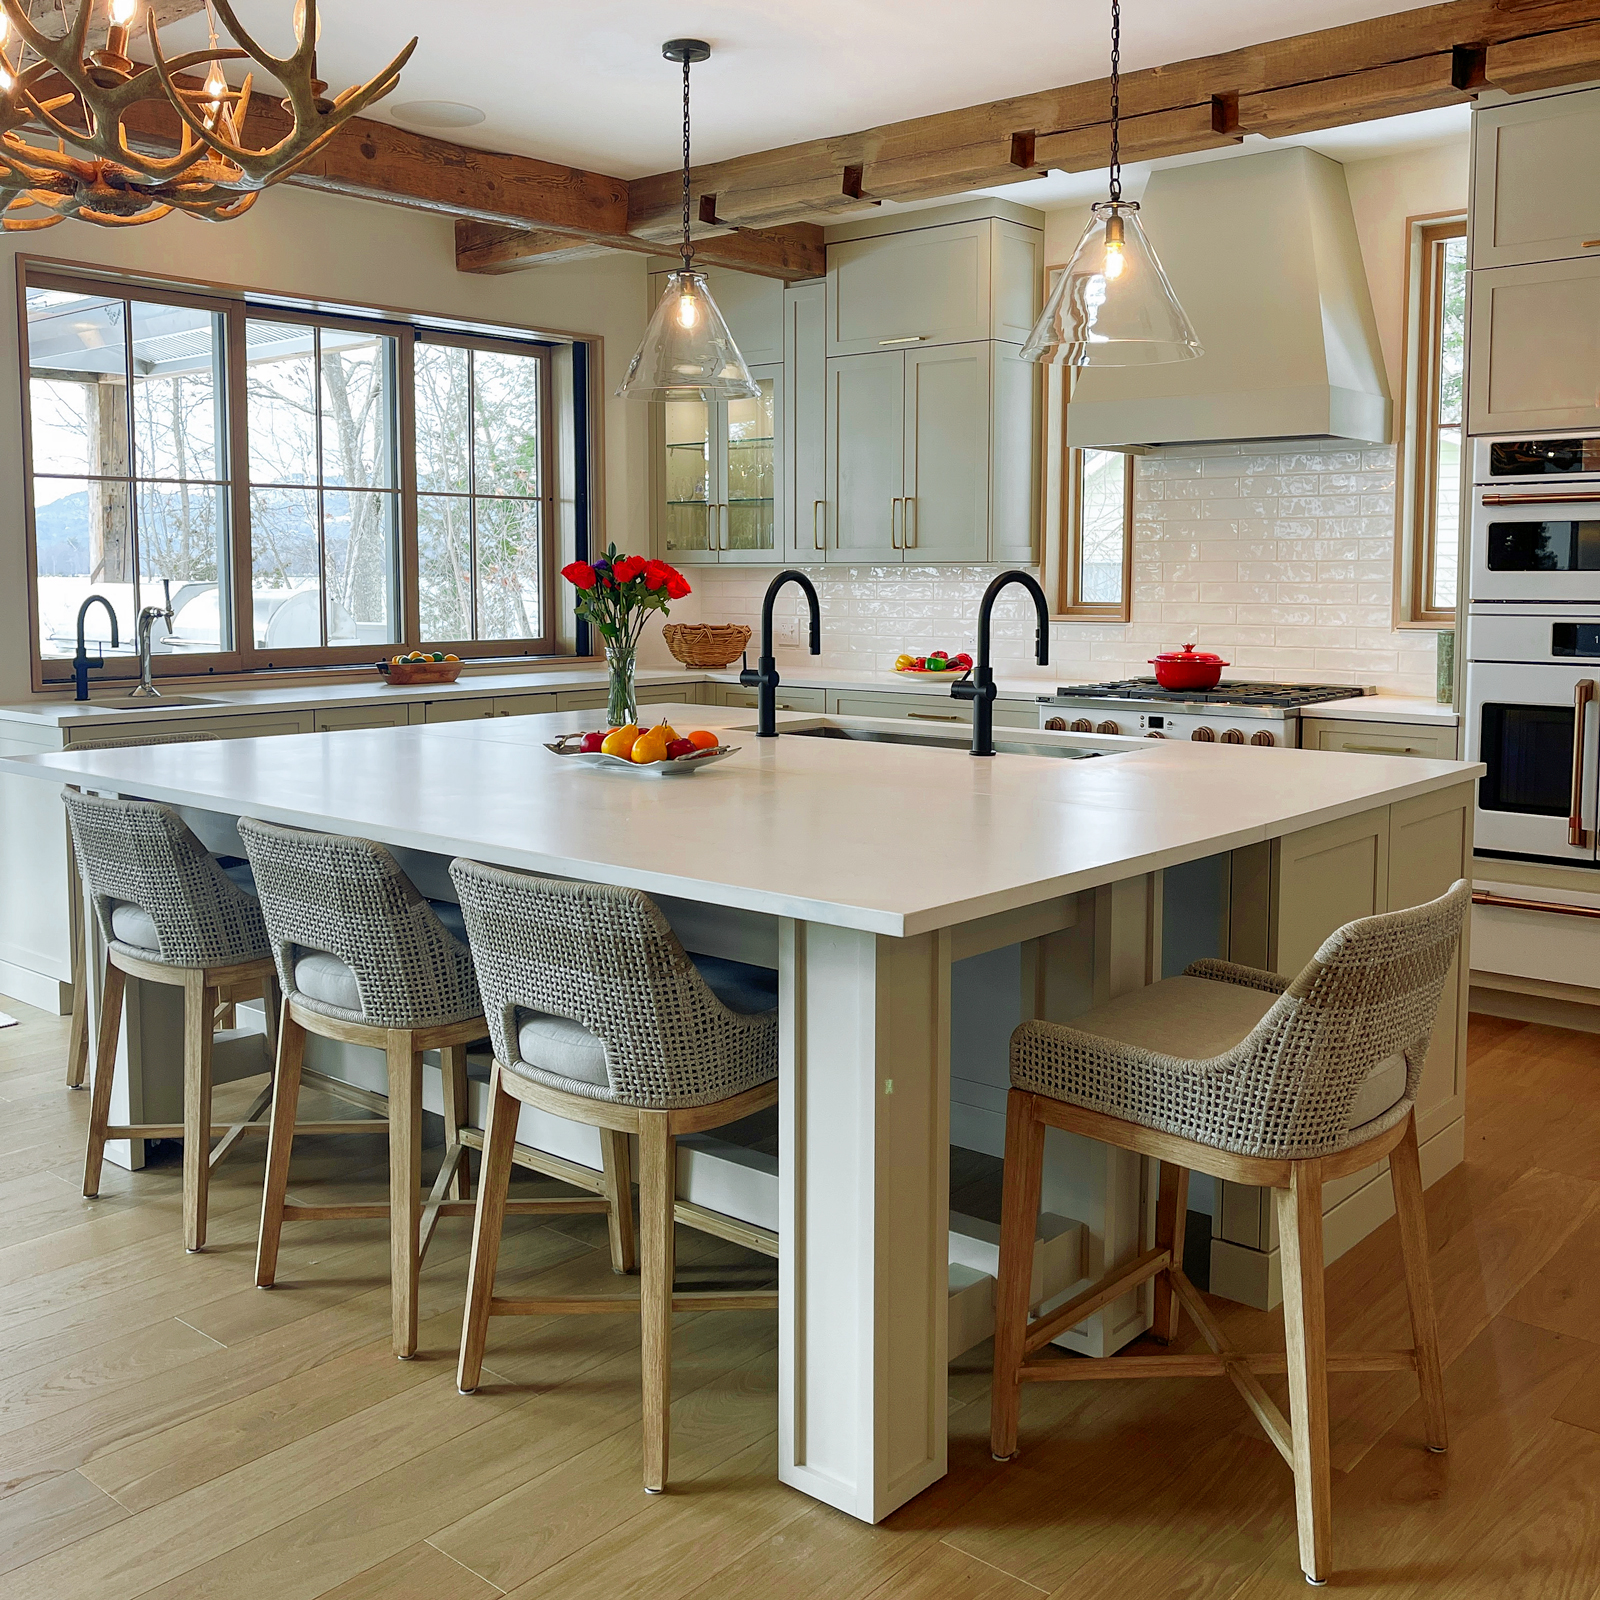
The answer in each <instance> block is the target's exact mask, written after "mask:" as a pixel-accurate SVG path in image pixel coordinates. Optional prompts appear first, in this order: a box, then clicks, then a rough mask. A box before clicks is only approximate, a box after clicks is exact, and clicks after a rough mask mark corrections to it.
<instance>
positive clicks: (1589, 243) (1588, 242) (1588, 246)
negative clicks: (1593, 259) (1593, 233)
mask: <svg viewBox="0 0 1600 1600" xmlns="http://www.w3.org/2000/svg"><path fill="white" fill-rule="evenodd" d="M1596 245H1600V239H1585V240H1584V241H1583V248H1584V249H1585V250H1593V249H1594V248H1595V246H1596Z"/></svg>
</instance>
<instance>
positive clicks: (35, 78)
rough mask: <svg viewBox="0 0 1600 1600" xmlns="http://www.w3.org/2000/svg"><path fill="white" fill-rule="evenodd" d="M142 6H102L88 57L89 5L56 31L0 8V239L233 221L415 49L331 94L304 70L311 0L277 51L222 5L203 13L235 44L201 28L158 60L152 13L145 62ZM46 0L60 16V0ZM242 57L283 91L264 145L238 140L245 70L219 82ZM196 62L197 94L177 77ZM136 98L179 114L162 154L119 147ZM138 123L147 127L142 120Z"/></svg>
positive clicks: (112, 2) (379, 89)
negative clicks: (100, 28)
mask: <svg viewBox="0 0 1600 1600" xmlns="http://www.w3.org/2000/svg"><path fill="white" fill-rule="evenodd" d="M140 3H141V0H104V11H105V16H106V22H107V24H108V30H107V34H106V42H105V47H104V48H103V49H97V50H93V51H91V50H90V49H89V31H90V27H91V25H92V23H93V22H94V18H95V13H96V11H97V10H99V9H101V0H79V4H78V10H77V14H76V16H75V17H74V19H73V21H72V23H71V25H70V26H66V27H64V28H63V31H62V32H61V33H59V34H55V35H50V34H47V33H45V32H43V31H42V30H41V29H40V27H39V26H38V24H37V23H36V22H35V21H34V19H33V18H32V17H31V16H30V15H29V0H0V228H3V230H4V231H5V232H8V233H15V232H19V231H23V230H27V229H35V228H51V227H54V226H55V225H56V223H58V222H63V221H65V220H66V219H67V218H68V217H76V218H78V219H79V220H80V221H82V222H93V223H96V224H98V225H99V226H101V227H105V228H127V227H134V226H138V225H139V224H141V223H146V222H156V221H159V220H160V219H161V218H162V217H165V216H167V215H169V214H170V213H171V212H174V211H185V212H188V213H189V215H191V216H197V217H205V218H207V219H208V220H210V221H213V222H227V221H231V220H232V219H233V218H234V217H237V216H241V215H242V214H243V213H244V212H246V211H248V210H249V209H250V207H251V206H252V205H254V204H255V201H256V197H257V196H258V195H259V194H260V193H261V191H262V190H263V189H265V188H267V187H268V186H269V185H271V184H274V183H279V182H281V181H282V180H283V179H284V178H286V177H288V176H289V175H290V174H291V173H292V172H294V171H295V169H296V168H298V167H301V166H303V165H304V164H305V163H306V162H307V161H309V160H310V159H311V157H312V156H314V155H315V154H316V153H317V151H318V150H320V149H321V148H322V146H323V145H325V144H326V143H327V142H328V140H329V139H331V138H332V137H333V136H334V134H335V133H336V132H337V131H338V130H339V129H340V128H341V127H342V126H343V125H344V124H345V123H346V122H348V121H349V120H350V118H351V117H353V116H355V115H356V114H357V113H358V112H360V111H362V110H364V109H365V108H366V107H367V106H369V105H371V104H372V103H373V102H374V101H376V100H381V99H382V98H383V96H384V95H386V94H388V93H389V91H390V90H391V89H393V88H394V86H395V85H396V84H397V83H398V82H399V81H400V69H401V68H402V67H403V66H404V65H405V64H406V62H407V61H408V60H409V59H410V57H411V52H412V51H413V50H415V49H416V47H417V41H416V40H415V39H413V40H412V41H411V43H410V44H408V45H407V46H406V47H405V49H404V50H402V51H401V52H400V54H399V55H397V56H396V57H395V58H394V60H393V61H391V62H390V63H389V65H388V66H386V67H385V68H384V69H383V70H382V71H381V72H379V73H378V74H377V76H376V77H374V78H373V79H371V81H370V82H368V83H365V84H361V85H358V86H354V87H352V88H349V89H346V90H345V91H344V93H343V94H341V95H339V96H338V98H337V99H334V100H329V99H327V98H326V91H327V85H326V84H324V83H322V82H320V81H319V80H318V78H317V75H316V61H317V40H318V36H319V35H320V33H321V31H322V30H321V25H320V23H319V22H318V19H317V0H299V4H298V5H297V7H296V9H295V35H296V40H297V43H296V46H295V50H294V53H293V54H292V55H288V56H275V55H273V54H272V53H271V52H270V51H268V50H265V49H263V48H262V47H261V45H259V44H258V43H257V42H256V41H255V40H254V39H253V38H252V37H251V36H250V34H249V33H248V32H247V31H246V30H245V29H244V28H243V27H242V26H241V25H240V23H239V19H238V17H237V16H235V14H234V11H233V7H232V6H231V5H230V4H229V3H228V0H210V3H209V4H208V7H207V9H208V11H209V10H210V7H211V6H213V5H214V6H215V14H216V16H218V17H220V18H221V20H222V24H223V26H224V28H226V30H227V32H228V33H229V34H230V35H231V36H232V38H233V40H234V41H235V45H236V47H222V46H219V44H218V42H217V32H216V24H215V21H214V20H213V22H212V28H211V42H210V44H209V46H208V47H207V48H206V49H204V50H191V51H189V52H187V53H186V54H183V55H179V56H175V57H173V58H172V59H170V60H169V59H168V58H167V57H166V56H165V55H164V54H163V52H162V49H161V40H160V37H159V35H158V32H157V28H156V21H155V17H154V16H153V15H148V14H147V16H146V26H145V37H146V39H147V40H148V41H149V46H150V55H151V58H152V64H151V65H150V66H144V65H142V64H141V63H138V62H135V61H132V60H130V59H129V56H128V48H129V36H130V34H131V32H132V30H133V28H134V26H135V24H136V23H137V21H138V13H139V8H140ZM58 4H59V6H60V14H61V16H62V19H63V22H65V16H66V0H58ZM246 60H248V61H253V62H254V63H255V64H256V65H257V66H258V67H259V68H261V69H262V71H264V72H265V73H267V74H269V75H270V76H271V77H272V78H274V79H276V80H277V82H278V83H279V84H281V85H282V86H283V92H284V99H283V101H282V105H283V109H284V111H286V112H287V113H288V114H289V117H290V119H291V126H290V128H289V129H288V131H287V132H284V133H281V136H280V137H277V138H276V139H274V140H272V142H269V143H265V144H262V143H259V142H257V141H255V140H252V139H251V138H249V136H248V130H247V128H246V120H247V114H248V112H249V110H250V103H251V88H252V81H253V78H252V76H246V78H245V80H244V84H243V87H241V88H239V89H233V88H231V87H230V86H229V84H228V81H227V79H226V77H225V76H224V75H223V70H222V64H223V62H225V61H246ZM207 63H209V70H208V72H207V73H206V76H205V80H204V82H203V83H201V84H199V85H198V86H196V84H195V82H194V80H193V78H192V77H191V78H188V79H187V80H185V79H184V78H182V77H180V74H190V73H193V72H194V70H195V69H197V68H199V67H202V66H204V65H206V64H207ZM148 101H159V102H163V103H165V104H166V105H167V106H169V107H170V108H171V110H172V111H173V112H175V113H176V115H177V117H178V119H179V123H180V126H179V128H178V129H177V130H176V132H177V137H176V140H175V141H172V143H173V144H175V148H172V146H171V145H169V149H170V153H152V151H151V150H150V148H149V145H150V142H151V141H150V139H149V138H148V136H146V137H145V138H144V139H143V142H142V147H140V148H135V146H134V145H133V144H130V142H129V131H128V128H127V126H126V124H125V119H126V118H127V116H128V114H129V112H130V111H132V109H133V108H134V107H135V106H137V105H140V104H141V103H142V102H148ZM143 120H144V121H145V123H146V126H147V127H148V126H149V119H148V118H146V119H143ZM261 120H262V119H261V118H260V117H259V116H258V118H257V121H258V122H259V121H261ZM274 121H275V122H278V121H279V119H276V118H274ZM280 127H281V123H280ZM269 131H276V130H269ZM41 134H43V135H44V136H45V138H44V140H42V141H41V140H40V135H41ZM51 136H53V137H54V139H55V147H54V148H53V149H52V148H51V147H50V145H49V143H48V140H49V138H50V137H51ZM164 142H165V141H164Z"/></svg>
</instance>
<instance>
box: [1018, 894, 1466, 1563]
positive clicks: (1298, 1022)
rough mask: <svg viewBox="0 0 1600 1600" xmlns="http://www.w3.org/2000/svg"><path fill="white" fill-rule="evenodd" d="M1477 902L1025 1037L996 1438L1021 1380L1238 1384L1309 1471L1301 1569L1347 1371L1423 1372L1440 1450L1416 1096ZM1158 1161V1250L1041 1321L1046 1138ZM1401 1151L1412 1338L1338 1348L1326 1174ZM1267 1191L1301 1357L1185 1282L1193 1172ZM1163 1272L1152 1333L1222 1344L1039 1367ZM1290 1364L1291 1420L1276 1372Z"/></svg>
mask: <svg viewBox="0 0 1600 1600" xmlns="http://www.w3.org/2000/svg"><path fill="white" fill-rule="evenodd" d="M1470 899H1471V890H1470V887H1469V885H1468V884H1466V883H1465V882H1458V883H1456V884H1455V885H1454V887H1452V888H1451V889H1450V890H1449V892H1448V893H1446V894H1444V895H1442V896H1441V897H1440V898H1439V899H1437V900H1433V901H1430V902H1428V903H1427V904H1426V905H1421V906H1417V907H1414V908H1412V909H1410V910H1406V911H1392V912H1387V913H1384V914H1382V915H1379V916H1374V917H1363V918H1361V919H1360V920H1358V921H1356V922H1351V923H1347V924H1346V925H1345V926H1344V927H1342V928H1340V929H1339V930H1338V931H1337V932H1335V933H1333V934H1332V935H1330V936H1329V938H1328V939H1327V940H1326V941H1325V942H1324V944H1323V945H1322V948H1321V949H1319V950H1318V951H1317V953H1316V955H1315V956H1314V957H1312V959H1311V961H1310V962H1309V963H1308V964H1307V965H1306V967H1305V970H1304V971H1302V972H1301V973H1300V974H1299V976H1298V977H1296V978H1295V979H1293V980H1292V981H1289V980H1286V979H1284V978H1281V977H1279V976H1278V975H1277V974H1276V973H1270V972H1259V971H1256V970H1255V969H1253V968H1249V967H1239V966H1234V965H1231V964H1230V963H1227V962H1221V961H1201V962H1197V963H1195V965H1193V966H1191V967H1190V968H1189V969H1188V971H1187V972H1185V973H1184V974H1183V976H1181V977H1178V978H1168V979H1167V980H1165V981H1164V982H1162V983H1158V984H1154V985H1152V986H1151V987H1150V988H1147V989H1141V990H1135V991H1134V992H1132V993H1130V994H1127V995H1123V996H1121V997H1119V998H1118V999H1116V1000H1113V1001H1111V1002H1109V1003H1108V1004H1106V1005H1103V1006H1100V1007H1097V1008H1096V1009H1095V1010H1093V1011H1090V1012H1089V1013H1087V1014H1086V1015H1085V1016H1082V1017H1080V1018H1078V1019H1077V1020H1076V1022H1075V1023H1074V1024H1073V1025H1072V1026H1068V1027H1063V1026H1059V1025H1057V1024H1054V1023H1047V1022H1025V1023H1023V1024H1022V1026H1021V1027H1019V1028H1018V1029H1017V1030H1016V1032H1015V1033H1014V1034H1013V1035H1012V1040H1011V1090H1010V1094H1009V1097H1008V1100H1007V1109H1006V1157H1005V1196H1004V1201H1003V1206H1002V1221H1001V1230H1000V1278H999V1284H998V1286H997V1289H996V1316H995V1357H994V1389H993V1398H992V1402H991V1404H992V1413H991V1449H992V1451H993V1454H994V1456H995V1458H996V1459H997V1460H1009V1459H1010V1458H1011V1457H1012V1456H1014V1455H1015V1454H1016V1451H1017V1421H1018V1402H1019V1390H1020V1385H1021V1384H1023V1383H1026V1382H1033V1381H1062V1380H1071V1379H1095V1378H1123V1377H1194V1376H1196V1375H1204V1374H1215V1375H1217V1376H1219V1377H1226V1378H1229V1379H1231V1380H1232V1382H1233V1383H1234V1385H1235V1386H1236V1387H1237V1388H1238V1390H1239V1392H1240V1394H1241V1396H1242V1397H1243V1399H1244V1402H1245V1404H1246V1405H1248V1406H1249V1408H1250V1410H1251V1411H1252V1412H1253V1413H1254V1414H1255V1416H1256V1418H1257V1420H1258V1421H1259V1422H1260V1423H1261V1426H1262V1428H1263V1429H1264V1430H1265V1432H1266V1434H1267V1437H1268V1438H1269V1439H1270V1440H1271V1441H1272V1443H1273V1444H1274V1445H1275V1446H1276V1447H1277V1449H1278V1450H1279V1451H1280V1453H1281V1454H1282V1455H1283V1457H1284V1459H1285V1460H1286V1461H1287V1462H1288V1463H1289V1466H1290V1468H1291V1470H1292V1471H1293V1473H1294V1484H1295V1509H1296V1513H1297V1520H1298V1525H1299V1541H1300V1565H1301V1568H1302V1570H1303V1571H1304V1573H1305V1575H1306V1578H1307V1580H1308V1581H1309V1582H1311V1583H1314V1584H1321V1583H1325V1582H1326V1581H1327V1578H1328V1574H1329V1570H1330V1567H1331V1506H1330V1492H1331V1479H1332V1474H1331V1468H1330V1464H1329V1453H1328V1383H1327V1380H1328V1373H1329V1372H1330V1371H1332V1372H1381V1371H1414V1372H1415V1373H1416V1375H1417V1382H1418V1385H1419V1387H1420V1389H1421V1394H1422V1406H1423V1415H1424V1429H1425V1434H1426V1438H1427V1442H1428V1446H1429V1448H1430V1449H1432V1450H1436V1451H1441V1450H1443V1449H1444V1448H1445V1444H1446V1435H1445V1416H1444V1383H1443V1379H1442V1377H1441V1374H1440V1366H1439V1342H1438V1334H1437V1330H1436V1326H1435V1321H1434V1307H1433V1291H1432V1286H1431V1284H1430V1280H1429V1276H1428V1242H1427V1225H1426V1222H1425V1220H1424V1215H1423V1203H1422V1174H1421V1170H1420V1167H1419V1164H1418V1158H1417V1129H1416V1115H1415V1102H1416V1095H1417V1089H1418V1085H1419V1082H1420V1080H1421V1076H1422V1066H1423V1062H1424V1060H1425V1059H1426V1057H1427V1053H1428V1044H1429V1041H1430V1039H1431V1037H1432V1033H1433V1027H1434V1019H1435V1017H1436V1016H1437V1014H1438V1008H1439V1000H1440V995H1441V993H1442V991H1443V988H1444V983H1445V980H1446V977H1447V976H1448V974H1449V971H1450V967H1451V963H1452V962H1453V961H1454V959H1455V957H1456V953H1457V951H1458V949H1459V946H1460V940H1461V926H1462V921H1463V919H1464V917H1465V916H1466V912H1467V908H1468V905H1469V903H1470ZM1047 1127H1049V1128H1063V1129H1065V1130H1067V1131H1068V1132H1071V1133H1078V1134H1083V1135H1085V1136H1087V1137H1088V1138H1091V1139H1099V1140H1101V1141H1103V1142H1104V1143H1107V1144H1112V1145H1116V1146H1118V1147H1119V1148H1121V1149H1124V1150H1131V1151H1136V1152H1137V1153H1139V1154H1141V1155H1146V1156H1151V1157H1154V1158H1155V1159H1156V1160H1158V1161H1159V1162H1160V1163H1161V1183H1160V1198H1159V1202H1158V1206H1157V1217H1156V1228H1155V1243H1154V1247H1153V1248H1152V1249H1150V1250H1148V1251H1146V1252H1145V1253H1144V1254H1142V1255H1140V1256H1139V1257H1138V1258H1137V1259H1135V1260H1133V1261H1131V1262H1129V1263H1127V1264H1126V1265H1124V1266H1121V1267H1118V1268H1116V1269H1115V1270H1114V1271H1112V1272H1111V1273H1109V1274H1108V1275H1107V1276H1106V1277H1105V1278H1103V1279H1102V1280H1101V1281H1100V1282H1099V1283H1097V1284H1095V1285H1094V1286H1093V1287H1092V1288H1090V1289H1087V1290H1085V1291H1084V1292H1083V1293H1082V1294H1079V1295H1076V1296H1074V1298H1073V1299H1072V1300H1071V1301H1069V1302H1068V1303H1067V1304H1066V1305H1064V1306H1062V1307H1060V1308H1059V1309H1058V1310H1056V1311H1053V1312H1051V1313H1050V1314H1048V1315H1046V1316H1043V1317H1041V1318H1040V1319H1039V1320H1038V1321H1036V1322H1034V1323H1033V1324H1032V1325H1031V1326H1030V1325H1029V1322H1028V1309H1029V1308H1028V1293H1029V1277H1030V1272H1031V1267H1032V1260H1033V1236H1034V1230H1035V1225H1036V1220H1037V1218H1038V1214H1039V1190H1040V1181H1041V1163H1042V1156H1043V1148H1044V1133H1045V1129H1046V1128H1047ZM1385 1156H1387V1157H1388V1158H1389V1171H1390V1175H1391V1178H1392V1180H1393V1183H1394V1198H1395V1209H1396V1212H1397V1214H1398V1220H1399V1229H1400V1248H1401V1254H1402V1257H1403V1260H1404V1264H1405V1277H1406V1289H1407V1293H1408V1296H1409V1301H1410V1311H1411V1330H1412V1341H1413V1348H1412V1349H1410V1350H1396V1351H1376V1352H1362V1353H1353V1352H1344V1351H1339V1352H1336V1353H1333V1354H1331V1355H1330V1353H1329V1352H1328V1348H1327V1323H1326V1315H1325V1310H1326V1308H1325V1303H1324V1287H1323V1254H1322V1192H1323V1186H1324V1184H1326V1183H1328V1182H1331V1181H1333V1180H1335V1179H1338V1178H1342V1177H1346V1176H1349V1175H1350V1174H1352V1173H1356V1172H1360V1171H1361V1170H1362V1169H1364V1168H1366V1167H1370V1166H1372V1165H1374V1164H1375V1163H1376V1162H1378V1161H1381V1160H1382V1159H1383V1158H1384V1157H1385ZM1191 1170H1193V1171H1197V1172H1206V1173H1210V1174H1211V1175H1212V1176H1213V1177H1215V1178H1221V1179H1223V1180H1225V1181H1227V1182H1230V1183H1243V1184H1253V1185H1258V1186H1261V1187H1265V1188H1270V1189H1272V1190H1273V1192H1274V1199H1275V1204H1276V1207H1277V1217H1278V1230H1279V1237H1280V1240H1281V1242H1282V1262H1283V1309H1284V1323H1285V1331H1286V1335H1287V1338H1286V1343H1287V1347H1288V1348H1287V1352H1286V1354H1285V1355H1282V1356H1273V1355H1256V1354H1247V1353H1244V1352H1241V1351H1238V1350H1235V1349H1233V1348H1232V1347H1231V1346H1230V1345H1229V1343H1228V1341H1227V1339H1226V1338H1225V1337H1224V1335H1223V1333H1222V1331H1221V1329H1220V1328H1219V1327H1218V1325H1217V1323H1216V1320H1215V1318H1214V1317H1213V1316H1212V1315H1211V1312H1210V1310H1209V1309H1208V1307H1207V1306H1206V1304H1205V1301H1204V1300H1203V1299H1202V1298H1201V1297H1200V1294H1199V1292H1198V1291H1197V1290H1196V1289H1195V1287H1194V1285H1193V1284H1192V1283H1190V1281H1189V1280H1188V1278H1186V1277H1185V1276H1184V1273H1183V1268H1182V1262H1183V1225H1184V1216H1185V1212H1186V1209H1187V1205H1188V1179H1189V1172H1190V1171H1191ZM1152 1278H1154V1279H1155V1280H1156V1283H1155V1323H1154V1327H1153V1328H1152V1330H1151V1331H1152V1333H1153V1334H1154V1336H1155V1337H1156V1338H1157V1339H1158V1340H1159V1341H1160V1342H1162V1343H1171V1341H1172V1340H1173V1339H1174V1338H1175V1337H1176V1335H1177V1331H1178V1319H1179V1314H1180V1312H1184V1311H1186V1312H1188V1314H1189V1316H1190V1318H1191V1319H1192V1320H1193V1322H1194V1323H1195V1326H1196V1327H1197V1328H1198V1330H1199V1332H1200V1334H1201V1336H1202V1337H1203V1339H1204V1340H1205V1342H1206V1344H1207V1345H1208V1346H1209V1347H1210V1354H1209V1355H1170V1356H1163V1355H1154V1356H1115V1357H1111V1358H1108V1359H1101V1360H1079V1359H1052V1358H1049V1357H1046V1358H1043V1359H1040V1356H1039V1352H1041V1351H1042V1349H1043V1347H1044V1346H1045V1345H1046V1344H1048V1343H1049V1342H1050V1340H1052V1339H1054V1338H1056V1337H1057V1336H1058V1335H1060V1334H1061V1333H1063V1332H1065V1331H1066V1329H1068V1328H1070V1327H1072V1326H1073V1325H1074V1324H1076V1323H1078V1322H1081V1321H1082V1320H1083V1319H1084V1318H1085V1317H1088V1316H1091V1315H1093V1314H1094V1313H1095V1312H1096V1311H1098V1310H1100V1309H1101V1308H1102V1307H1103V1306H1106V1305H1109V1304H1110V1303H1111V1302H1112V1301H1113V1300H1116V1299H1118V1298H1120V1297H1121V1296H1122V1295H1125V1294H1127V1293H1128V1292H1129V1291H1130V1290H1132V1289H1134V1288H1137V1287H1138V1286H1139V1285H1140V1284H1142V1283H1145V1282H1147V1281H1149V1280H1150V1279H1152ZM1274 1373H1287V1375H1288V1380H1289V1413H1290V1421H1289V1422H1285V1420H1284V1418H1283V1414H1282V1413H1281V1412H1280V1411H1279V1410H1278V1407H1277V1406H1276V1404H1274V1402H1273V1400H1272V1398H1271V1396H1270V1395H1269V1394H1268V1393H1267V1391H1266V1390H1265V1389H1264V1388H1263V1387H1262V1384H1261V1381H1260V1375H1261V1374H1274Z"/></svg>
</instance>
